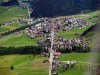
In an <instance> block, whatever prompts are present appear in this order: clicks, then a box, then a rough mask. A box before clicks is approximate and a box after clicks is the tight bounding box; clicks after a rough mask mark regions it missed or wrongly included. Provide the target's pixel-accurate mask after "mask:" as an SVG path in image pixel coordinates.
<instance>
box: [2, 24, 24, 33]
mask: <svg viewBox="0 0 100 75" xmlns="http://www.w3.org/2000/svg"><path fill="white" fill-rule="evenodd" d="M22 26H24V25H22V24H18V23H13V24H10V25H8V26H4V27H0V33H2V32H6V31H9V30H13V29H16V28H19V27H22Z"/></svg>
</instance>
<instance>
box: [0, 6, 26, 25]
mask: <svg viewBox="0 0 100 75" xmlns="http://www.w3.org/2000/svg"><path fill="white" fill-rule="evenodd" d="M3 8H4V7H0V9H3ZM27 16H28V15H27V10H26V9H23V8H21V7H19V6H14V7H11V8H10V9H8V10H6V11H5V12H3V13H1V14H0V24H2V23H5V22H9V21H11V20H12V19H18V18H21V17H27Z"/></svg>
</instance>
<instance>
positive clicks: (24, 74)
mask: <svg viewBox="0 0 100 75" xmlns="http://www.w3.org/2000/svg"><path fill="white" fill-rule="evenodd" d="M45 59H47V58H45V57H39V56H33V55H7V56H0V68H4V69H0V75H47V73H48V63H42V62H43V60H45ZM1 64H2V65H1ZM11 65H13V66H14V68H15V69H14V70H10V67H11ZM6 67H8V68H6Z"/></svg>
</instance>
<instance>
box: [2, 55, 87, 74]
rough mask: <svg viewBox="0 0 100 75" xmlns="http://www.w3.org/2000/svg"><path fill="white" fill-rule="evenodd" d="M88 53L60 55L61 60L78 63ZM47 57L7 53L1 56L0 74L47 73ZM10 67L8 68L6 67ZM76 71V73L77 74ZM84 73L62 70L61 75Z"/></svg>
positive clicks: (85, 58)
mask: <svg viewBox="0 0 100 75" xmlns="http://www.w3.org/2000/svg"><path fill="white" fill-rule="evenodd" d="M87 58H88V54H86V53H72V54H63V55H62V56H61V57H60V60H61V61H66V60H76V61H77V62H78V63H77V64H82V62H86V61H87ZM46 59H48V58H46V57H40V56H33V55H5V56H0V68H4V69H0V75H47V74H48V68H49V67H48V66H49V64H48V63H43V60H46ZM11 65H13V66H14V68H15V69H14V70H10V67H11ZM6 67H8V68H6ZM75 73H76V74H75ZM78 73H79V74H80V75H82V73H83V72H82V71H80V70H78V71H73V70H68V71H64V72H61V73H60V74H61V75H66V74H67V75H77V74H78Z"/></svg>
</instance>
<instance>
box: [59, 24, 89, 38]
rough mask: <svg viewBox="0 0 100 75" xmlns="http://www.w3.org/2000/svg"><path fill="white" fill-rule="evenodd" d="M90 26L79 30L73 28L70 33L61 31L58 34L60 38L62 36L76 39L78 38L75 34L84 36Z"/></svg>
mask: <svg viewBox="0 0 100 75" xmlns="http://www.w3.org/2000/svg"><path fill="white" fill-rule="evenodd" d="M89 27H90V26H87V27H85V28H83V29H78V28H72V29H71V30H68V31H59V32H58V33H57V34H58V36H62V37H64V38H68V39H71V38H74V37H76V36H75V34H82V33H83V32H84V31H85V30H87V29H88V28H89Z"/></svg>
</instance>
